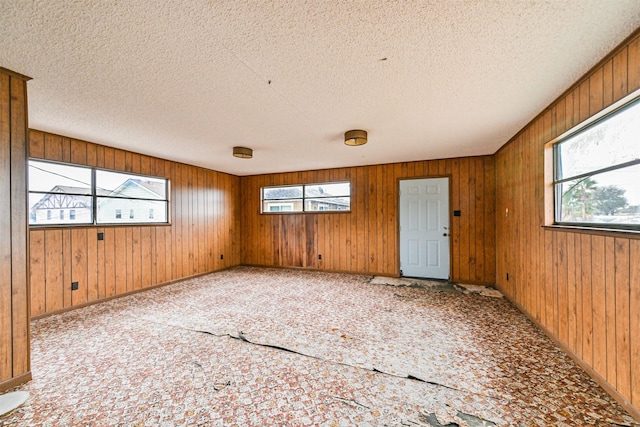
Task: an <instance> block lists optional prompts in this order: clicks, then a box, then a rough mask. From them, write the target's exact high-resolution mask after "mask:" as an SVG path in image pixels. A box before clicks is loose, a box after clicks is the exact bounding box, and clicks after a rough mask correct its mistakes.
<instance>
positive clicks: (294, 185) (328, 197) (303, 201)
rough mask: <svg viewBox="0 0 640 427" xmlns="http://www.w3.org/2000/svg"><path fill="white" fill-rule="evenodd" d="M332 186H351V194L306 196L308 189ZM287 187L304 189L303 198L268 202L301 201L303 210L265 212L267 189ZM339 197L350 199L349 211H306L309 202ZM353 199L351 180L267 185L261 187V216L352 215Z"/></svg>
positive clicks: (286, 198) (270, 200)
mask: <svg viewBox="0 0 640 427" xmlns="http://www.w3.org/2000/svg"><path fill="white" fill-rule="evenodd" d="M332 184H349V194H348V195H345V196H313V197H307V196H306V191H305V190H306V187H314V186H320V185H332ZM287 187H302V196H301V197H282V198H276V199H266V201H269V202H276V203H278V202H281V203H284V202H288V201H297V200H299V201H300V202H301V204H302V209H301V210H298V211H296V210H290V211H265V210H264V202H265V198H264V191H265V189H270V188H287ZM337 197H348V198H349V209H343V210H316V211H310V210H306V201H307V200H318V199H335V198H337ZM352 199H353V188H352V186H351V181H349V180H344V181H327V182H314V183H308V184H287V185H266V186H264V187H260V214H261V215H263V214H264V215H292V214H294V215H295V214H297V215H300V214H318V213H319V214H325V213H327V214H329V213H332V214H336V213H350V212H351V200H352Z"/></svg>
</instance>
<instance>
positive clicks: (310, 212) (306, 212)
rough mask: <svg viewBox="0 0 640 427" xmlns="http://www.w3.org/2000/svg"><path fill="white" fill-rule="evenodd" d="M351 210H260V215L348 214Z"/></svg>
mask: <svg viewBox="0 0 640 427" xmlns="http://www.w3.org/2000/svg"><path fill="white" fill-rule="evenodd" d="M348 213H351V211H350V210H349V211H301V212H300V211H298V212H260V215H314V214H320V215H325V214H348Z"/></svg>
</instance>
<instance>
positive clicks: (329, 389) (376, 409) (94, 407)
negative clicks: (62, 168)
mask: <svg viewBox="0 0 640 427" xmlns="http://www.w3.org/2000/svg"><path fill="white" fill-rule="evenodd" d="M370 281H371V277H366V276H357V275H347V274H332V273H319V272H306V271H298V270H296V271H292V270H280V269H259V268H248V267H241V268H235V269H232V270H227V271H223V272H219V273H214V274H210V275H207V276H203V277H199V278H196V279H192V280H188V281H185V282H181V283H178V284H175V285H171V286H166V287H162V288H158V289H154V290H150V291H147V292H143V293H140V294H136V295H133V296H129V297H125V298H120V299H117V300H112V301H109V302H105V303H101V304H97V305H93V306H90V307H85V308H82V309H79V310H75V311H72V312H68V313H65V314H61V315H55V316H51V317H48V318H45V319H42V320H38V321H34V322H33V324H32V353H31V357H32V372H33V377H34V379H33V381H31V382H30V383H28V384H26V385H23V386H21V387H18V388H16V390H23V391H27V392H29V393H30V395H31V397H30V398H29V400H28V401H27V402H26V403H25V404H24V405H23V406H21V407H20V408H19V409H17V410H16V411H14V412H13V413H11V414H9V415H7V416H4V417H2V418H0V425H2V426H8V425H19V426H112V425H121V426H174V425H176V426H177V425H202V426H223V425H224V426H233V425H238V426H245V425H255V426H266V425H278V426H285V425H287V426H293V425H314V426H315V425H317V426H354V425H357V426H383V425H390V426H397V425H406V426H416V425H418V426H440V425H445V426H447V425H448V426H456V425H460V426H466V425H469V426H480V425H498V426H506V425H509V426H511V425H514V426H520V425H522V426H529V425H534V426H535V425H539V426H551V425H553V426H586V425H613V426H617V425H633V426H637V425H639V424H637V423H634V421H633V419H632V418H631V417H629V416H628V415H627V414H626V413H625V412H624V410H623V409H622V408H621V407H620V406H619V405H618V404H617V403H616V402H615V401H614V400H613V399H611V398H610V397H609V396H608V395H607V394H606V393H605V392H604V391H603V390H602V389H601V388H600V387H599V386H598V385H597V384H595V383H594V382H593V381H592V380H591V379H590V378H589V377H588V376H587V375H586V374H585V373H584V372H583V371H582V370H581V369H580V368H579V367H578V366H577V365H576V364H575V363H573V361H572V360H571V359H570V358H569V357H568V356H566V355H565V354H564V353H563V352H562V351H561V350H560V349H558V348H557V347H556V346H555V345H554V344H553V343H552V342H551V341H550V340H549V339H548V338H546V337H545V336H544V335H543V334H542V332H540V331H539V330H538V329H537V328H536V327H535V326H534V325H533V324H532V323H531V322H529V321H528V320H527V319H526V318H525V317H524V316H523V315H522V314H521V313H520V312H518V311H517V310H516V309H515V308H514V307H513V306H512V305H511V304H510V303H509V302H508V301H507V300H505V299H504V298H493V297H489V296H485V295H482V294H479V293H477V292H473V291H472V292H469V291H466V292H462V291H461V290H460V289H459V288H451V289H449V288H448V289H439V288H438V287H436V288H433V287H429V286H421V285H420V284H419V283H418V284H413V285H410V286H398V285H402V283H391V285H392V286H388V285H385V284H376V283H370ZM376 281H378V282H380V280H379V279H376ZM382 282H384V280H382Z"/></svg>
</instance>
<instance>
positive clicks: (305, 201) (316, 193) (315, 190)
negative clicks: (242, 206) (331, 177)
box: [261, 182, 351, 213]
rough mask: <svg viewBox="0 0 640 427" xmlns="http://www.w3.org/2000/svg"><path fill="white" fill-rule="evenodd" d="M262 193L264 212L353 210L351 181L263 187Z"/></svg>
mask: <svg viewBox="0 0 640 427" xmlns="http://www.w3.org/2000/svg"><path fill="white" fill-rule="evenodd" d="M261 193H262V212H263V213H276V212H320V211H322V212H336V211H349V210H351V184H350V183H349V182H326V183H323V184H305V185H288V186H283V187H263V188H262V192H261Z"/></svg>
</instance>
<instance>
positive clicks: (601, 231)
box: [542, 224, 640, 239]
mask: <svg viewBox="0 0 640 427" xmlns="http://www.w3.org/2000/svg"><path fill="white" fill-rule="evenodd" d="M542 228H544V229H545V230H551V231H566V232H568V233H579V234H590V235H595V236H613V237H628V238H631V239H640V231H637V230H624V229H621V228H605V227H603V228H596V227H580V226H576V225H559V224H552V225H543V226H542Z"/></svg>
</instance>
